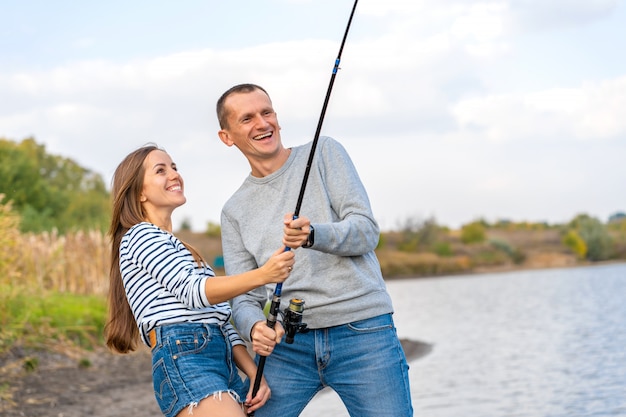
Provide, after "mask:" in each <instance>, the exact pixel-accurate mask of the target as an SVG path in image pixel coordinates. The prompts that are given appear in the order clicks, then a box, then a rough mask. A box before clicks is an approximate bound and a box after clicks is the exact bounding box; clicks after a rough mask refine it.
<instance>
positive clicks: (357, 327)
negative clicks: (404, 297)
mask: <svg viewBox="0 0 626 417" xmlns="http://www.w3.org/2000/svg"><path fill="white" fill-rule="evenodd" d="M348 328H349V329H350V330H353V331H355V332H359V333H372V332H378V331H381V330H388V329H392V328H393V321H392V320H391V315H389V314H383V315H382V316H376V317H372V318H369V319H365V320H359V321H353V322H352V323H348Z"/></svg>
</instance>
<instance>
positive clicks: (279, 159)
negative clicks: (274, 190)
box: [248, 148, 291, 178]
mask: <svg viewBox="0 0 626 417" xmlns="http://www.w3.org/2000/svg"><path fill="white" fill-rule="evenodd" d="M290 154H291V149H287V148H282V149H281V150H280V151H279V152H278V153H277V154H276V155H275V156H274V157H272V158H270V159H257V160H254V161H248V162H250V168H251V174H252V176H253V177H257V178H263V177H267V176H268V175H270V174H272V173H274V172H276V171H278V170H279V169H280V168H281V167H282V166H283V165H284V164H285V162H287V159H289V155H290Z"/></svg>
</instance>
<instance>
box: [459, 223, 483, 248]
mask: <svg viewBox="0 0 626 417" xmlns="http://www.w3.org/2000/svg"><path fill="white" fill-rule="evenodd" d="M485 238H486V232H485V226H484V225H483V224H482V222H478V221H476V222H473V223H469V224H466V225H464V226H463V227H461V242H463V243H465V244H472V243H480V242H484V241H485Z"/></svg>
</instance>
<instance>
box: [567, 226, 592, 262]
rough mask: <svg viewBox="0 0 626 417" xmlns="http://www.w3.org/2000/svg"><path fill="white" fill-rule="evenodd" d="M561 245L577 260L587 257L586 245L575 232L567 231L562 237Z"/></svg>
mask: <svg viewBox="0 0 626 417" xmlns="http://www.w3.org/2000/svg"><path fill="white" fill-rule="evenodd" d="M563 244H564V245H565V246H567V248H568V249H570V250H571V251H572V252H574V254H576V256H578V258H579V259H585V256H586V255H587V244H586V243H585V241H584V240H583V238H582V237H580V235H579V234H578V232H576V230H569V231H568V232H567V234H566V235H565V236H564V237H563Z"/></svg>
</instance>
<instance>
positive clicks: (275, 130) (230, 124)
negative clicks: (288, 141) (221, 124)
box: [218, 90, 282, 160]
mask: <svg viewBox="0 0 626 417" xmlns="http://www.w3.org/2000/svg"><path fill="white" fill-rule="evenodd" d="M224 107H225V109H226V111H227V113H226V114H227V115H228V116H227V127H226V128H224V129H222V130H220V131H219V132H218V134H219V136H220V139H221V140H222V142H224V143H225V144H226V145H228V146H232V145H235V146H236V147H238V148H239V149H240V150H241V152H243V154H244V155H245V156H246V158H248V159H252V160H264V159H268V158H271V157H273V156H276V154H277V153H278V152H280V150H281V149H282V144H281V138H280V126H279V125H278V119H277V117H276V112H274V108H273V107H272V102H271V101H270V99H269V97H268V96H267V94H265V93H264V92H263V91H261V90H254V91H252V92H249V93H235V94H232V95H230V96H229V97H228V98H227V99H226V102H225V103H224Z"/></svg>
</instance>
